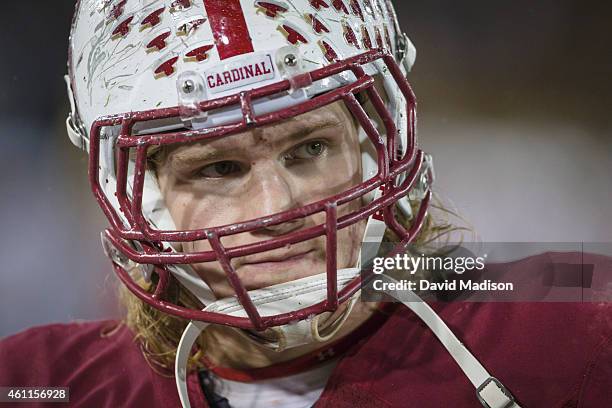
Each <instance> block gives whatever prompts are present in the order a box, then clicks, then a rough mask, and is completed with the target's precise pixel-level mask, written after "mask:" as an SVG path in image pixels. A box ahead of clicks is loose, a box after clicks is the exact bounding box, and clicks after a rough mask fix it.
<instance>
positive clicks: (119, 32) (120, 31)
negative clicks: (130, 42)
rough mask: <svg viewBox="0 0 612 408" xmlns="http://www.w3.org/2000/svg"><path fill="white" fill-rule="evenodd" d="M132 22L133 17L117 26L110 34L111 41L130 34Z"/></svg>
mask: <svg viewBox="0 0 612 408" xmlns="http://www.w3.org/2000/svg"><path fill="white" fill-rule="evenodd" d="M132 20H134V16H131V17H128V18H127V19H126V20H124V21H123V22H122V23H121V24H119V25H118V26H117V27H116V28H115V29H114V30H113V32H112V34H111V36H112V38H113V39H117V38H119V37H125V36H126V35H128V33H129V32H130V23H131V22H132Z"/></svg>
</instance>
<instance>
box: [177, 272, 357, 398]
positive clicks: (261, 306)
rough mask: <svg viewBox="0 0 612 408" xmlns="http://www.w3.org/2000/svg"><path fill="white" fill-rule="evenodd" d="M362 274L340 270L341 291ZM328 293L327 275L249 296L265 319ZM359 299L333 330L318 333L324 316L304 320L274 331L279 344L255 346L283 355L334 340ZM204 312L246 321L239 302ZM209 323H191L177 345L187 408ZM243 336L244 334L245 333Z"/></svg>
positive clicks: (223, 303) (212, 306)
mask: <svg viewBox="0 0 612 408" xmlns="http://www.w3.org/2000/svg"><path fill="white" fill-rule="evenodd" d="M358 274H359V268H348V269H341V270H338V273H337V278H338V288H342V287H343V286H345V285H346V284H347V283H349V282H350V281H351V280H353V279H354V278H355V277H356V276H357V275H358ZM326 293H327V274H325V273H322V274H319V275H314V276H308V277H305V278H302V279H298V280H295V281H291V282H287V283H281V284H278V285H273V286H270V287H267V288H262V289H256V290H253V291H250V292H249V295H250V297H251V300H252V301H253V303H254V304H255V306H257V310H258V311H259V312H260V313H261V315H262V316H269V315H275V314H280V313H284V312H288V311H292V310H299V309H302V308H304V307H306V306H308V305H312V304H315V303H317V302H319V301H322V300H324V299H325V296H326ZM358 296H359V292H357V293H356V294H355V295H353V296H352V297H351V299H349V300H348V304H347V308H346V309H345V310H344V311H343V312H342V315H341V316H340V317H338V318H337V319H336V320H335V321H334V322H332V323H331V325H330V327H329V328H327V329H326V330H325V333H321V332H320V330H319V319H320V317H321V316H322V315H317V316H313V317H311V318H308V319H305V320H301V321H299V322H296V323H293V324H288V325H283V326H278V327H275V328H273V330H274V333H275V334H276V336H277V340H276V341H262V340H261V339H260V338H259V337H258V336H257V337H255V336H250V338H251V339H253V337H255V340H257V341H256V344H260V345H262V346H264V347H268V348H271V349H273V350H276V351H281V350H284V349H286V348H291V347H296V346H300V345H304V344H310V343H312V342H313V341H326V340H329V339H331V338H332V337H333V336H334V335H335V334H336V333H337V332H338V330H340V328H341V327H342V324H343V323H344V322H345V321H346V319H347V318H348V316H349V315H350V313H351V311H352V309H353V306H354V305H355V302H356V300H357V297H358ZM203 310H204V311H207V312H217V313H223V314H227V315H231V316H240V317H246V316H247V315H246V312H245V310H244V308H243V307H242V305H241V304H240V302H238V300H237V299H236V298H226V299H221V300H218V301H216V302H214V303H211V304H210V305H208V306H206V307H205V308H204V309H203ZM208 325H209V323H205V322H200V321H191V322H190V323H189V324H188V325H187V327H186V328H185V331H184V332H183V335H182V336H181V340H180V342H179V345H178V349H177V352H176V361H175V366H174V369H175V377H176V387H177V390H178V393H179V397H180V399H181V404H182V405H183V407H185V408H190V407H191V405H190V402H189V394H188V391H187V362H188V359H189V355H190V354H191V350H192V348H193V345H194V344H195V342H196V340H197V339H198V337H199V336H200V334H201V333H202V331H203V330H204V329H206V327H208ZM242 332H243V333H244V331H242Z"/></svg>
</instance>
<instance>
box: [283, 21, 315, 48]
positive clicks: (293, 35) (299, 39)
mask: <svg viewBox="0 0 612 408" xmlns="http://www.w3.org/2000/svg"><path fill="white" fill-rule="evenodd" d="M279 28H280V29H282V32H283V33H284V34H285V36H286V37H287V41H289V42H290V43H291V44H293V45H297V44H298V43H302V44H308V40H307V39H306V37H304V35H303V34H302V33H300V32H299V31H298V29H297V28H295V27H293V26H291V25H289V23H285V24H283V25H282V26H280V27H279Z"/></svg>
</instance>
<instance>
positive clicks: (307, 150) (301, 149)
mask: <svg viewBox="0 0 612 408" xmlns="http://www.w3.org/2000/svg"><path fill="white" fill-rule="evenodd" d="M327 147H328V146H327V143H326V142H324V141H322V140H311V141H308V142H306V143H303V144H301V145H299V146H298V147H296V148H295V149H293V150H292V151H290V152H289V153H288V154H287V155H285V160H309V159H313V158H316V157H319V156H322V155H323V154H325V152H326V151H327Z"/></svg>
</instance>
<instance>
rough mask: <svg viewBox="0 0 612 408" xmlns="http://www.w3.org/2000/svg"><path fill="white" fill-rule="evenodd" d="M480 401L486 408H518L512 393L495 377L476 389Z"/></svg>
mask: <svg viewBox="0 0 612 408" xmlns="http://www.w3.org/2000/svg"><path fill="white" fill-rule="evenodd" d="M476 395H478V400H479V401H480V403H481V404H482V406H483V407H485V408H517V407H518V405H517V404H516V400H515V399H514V397H513V396H512V394H510V391H508V389H507V388H506V387H504V385H503V384H502V383H501V382H500V381H499V380H498V379H497V378H495V377H489V378H487V379H486V380H485V382H483V383H482V384H481V385H480V387H478V388H477V389H476Z"/></svg>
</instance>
